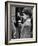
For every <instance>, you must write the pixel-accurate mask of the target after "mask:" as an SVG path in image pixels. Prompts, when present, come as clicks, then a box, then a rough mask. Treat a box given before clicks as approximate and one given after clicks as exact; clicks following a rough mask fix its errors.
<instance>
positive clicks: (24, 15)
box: [21, 13, 29, 19]
mask: <svg viewBox="0 0 38 46" xmlns="http://www.w3.org/2000/svg"><path fill="white" fill-rule="evenodd" d="M21 17H22V18H23V19H27V18H29V15H26V14H25V13H23V16H21Z"/></svg>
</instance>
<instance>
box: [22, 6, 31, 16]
mask: <svg viewBox="0 0 38 46" xmlns="http://www.w3.org/2000/svg"><path fill="white" fill-rule="evenodd" d="M22 13H25V14H26V15H29V17H31V16H32V8H28V7H26V8H24V9H23V11H22Z"/></svg>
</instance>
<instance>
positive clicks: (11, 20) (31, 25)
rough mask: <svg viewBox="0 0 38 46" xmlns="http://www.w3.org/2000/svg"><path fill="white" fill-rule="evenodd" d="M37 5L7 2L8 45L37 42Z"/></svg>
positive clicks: (6, 25) (6, 40) (6, 26)
mask: <svg viewBox="0 0 38 46" xmlns="http://www.w3.org/2000/svg"><path fill="white" fill-rule="evenodd" d="M36 5H37V4H36V3H23V2H17V3H16V2H6V4H5V43H6V44H10V43H24V42H25V43H29V42H36V16H37V13H36V11H37V9H36Z"/></svg>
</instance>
